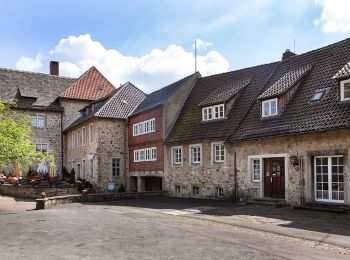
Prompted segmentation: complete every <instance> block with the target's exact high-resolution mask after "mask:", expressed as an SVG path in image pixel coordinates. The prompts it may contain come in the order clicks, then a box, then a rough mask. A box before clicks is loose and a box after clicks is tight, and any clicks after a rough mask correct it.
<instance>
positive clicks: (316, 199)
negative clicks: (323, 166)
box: [313, 155, 346, 204]
mask: <svg viewBox="0 0 350 260" xmlns="http://www.w3.org/2000/svg"><path fill="white" fill-rule="evenodd" d="M332 157H342V158H343V160H344V156H343V155H329V156H328V155H325V156H322V155H320V156H315V157H314V158H313V159H314V196H315V201H321V202H332V203H339V204H342V203H344V200H334V199H333V194H332V191H333V188H332V173H333V170H332V166H333V164H332ZM317 158H327V164H328V165H327V167H328V199H318V198H317V188H316V185H317V182H316V166H317V165H316V159H317ZM344 171H345V165H344V161H343V175H344V180H343V182H344V186H345V185H346V184H345V172H344ZM343 193H344V198H345V189H344V191H343ZM331 198H332V199H331Z"/></svg>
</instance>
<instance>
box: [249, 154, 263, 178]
mask: <svg viewBox="0 0 350 260" xmlns="http://www.w3.org/2000/svg"><path fill="white" fill-rule="evenodd" d="M250 169H251V174H252V179H253V182H260V181H261V160H260V159H259V158H253V159H251V168H250Z"/></svg>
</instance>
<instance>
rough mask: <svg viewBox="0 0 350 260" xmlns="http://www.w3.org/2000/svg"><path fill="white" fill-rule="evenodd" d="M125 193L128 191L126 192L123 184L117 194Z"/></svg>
mask: <svg viewBox="0 0 350 260" xmlns="http://www.w3.org/2000/svg"><path fill="white" fill-rule="evenodd" d="M125 191H126V190H125V187H124V185H123V184H120V186H119V187H118V190H117V192H119V193H121V192H125Z"/></svg>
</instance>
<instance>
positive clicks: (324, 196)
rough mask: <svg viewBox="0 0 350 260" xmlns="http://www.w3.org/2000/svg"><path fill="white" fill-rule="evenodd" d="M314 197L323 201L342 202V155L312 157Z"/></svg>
mask: <svg viewBox="0 0 350 260" xmlns="http://www.w3.org/2000/svg"><path fill="white" fill-rule="evenodd" d="M314 174H315V175H314V180H315V199H316V200H317V201H325V202H339V203H343V202H344V166H343V156H342V155H336V156H316V157H315V158H314Z"/></svg>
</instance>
